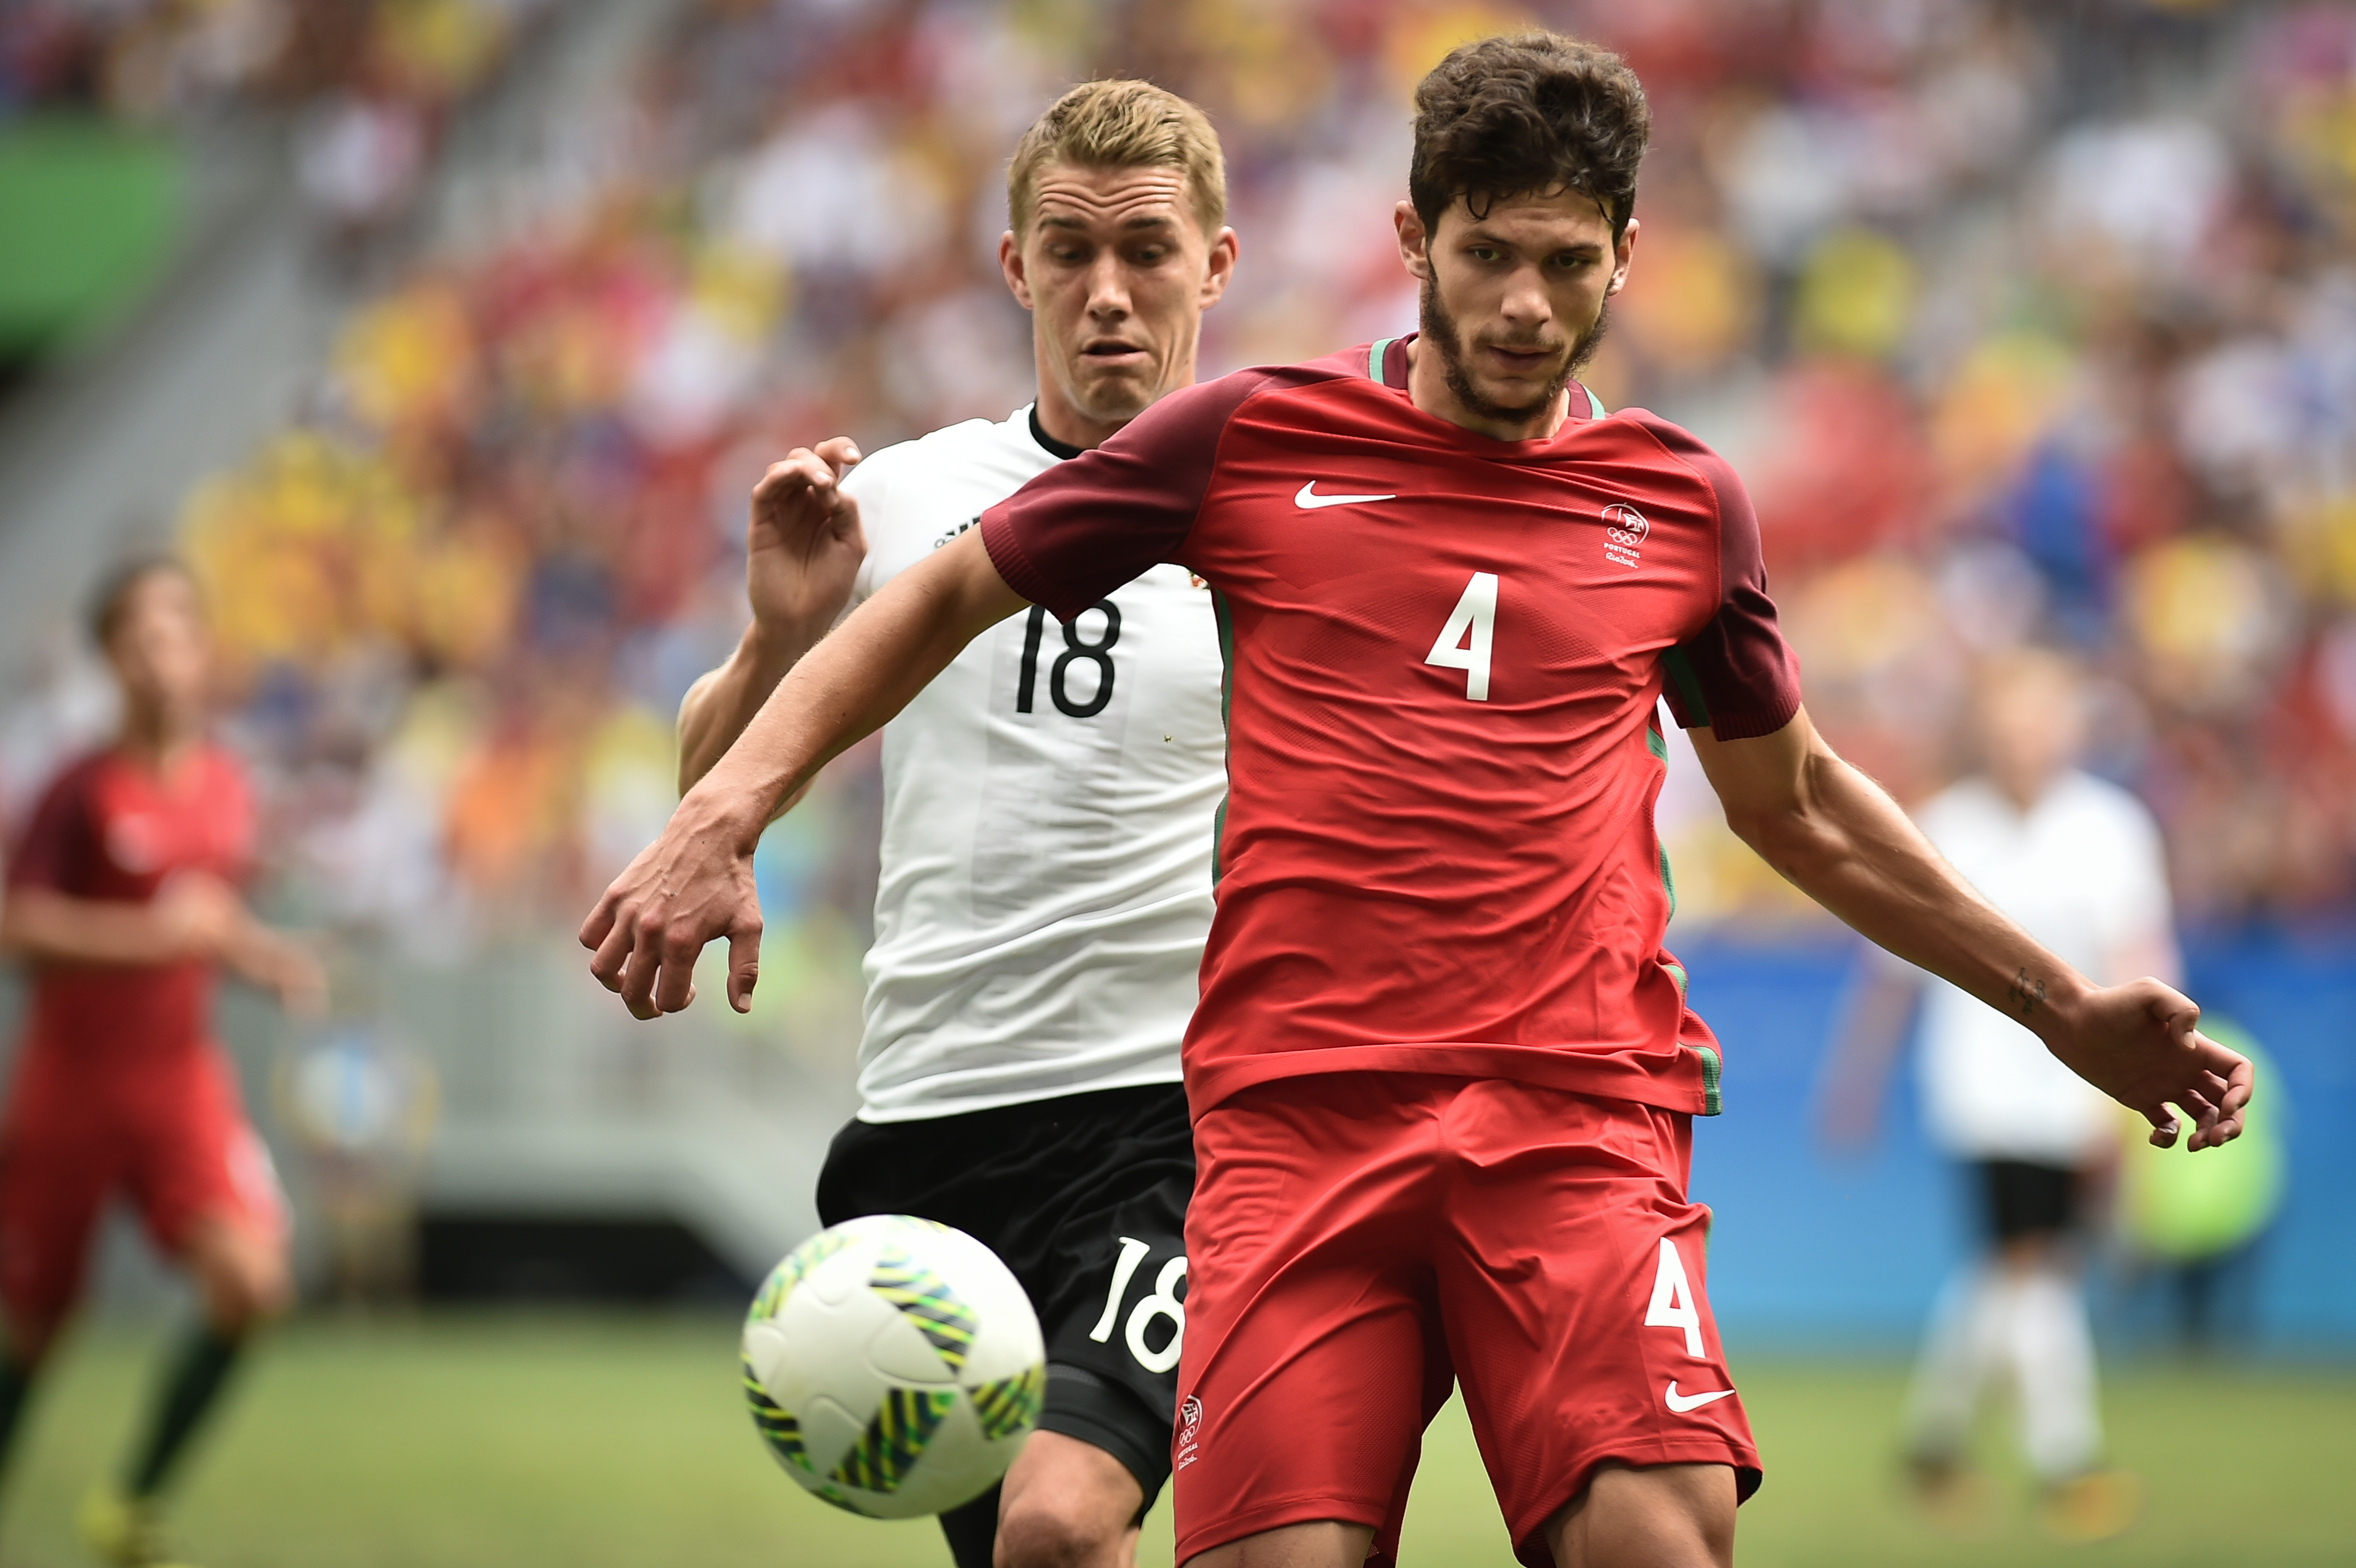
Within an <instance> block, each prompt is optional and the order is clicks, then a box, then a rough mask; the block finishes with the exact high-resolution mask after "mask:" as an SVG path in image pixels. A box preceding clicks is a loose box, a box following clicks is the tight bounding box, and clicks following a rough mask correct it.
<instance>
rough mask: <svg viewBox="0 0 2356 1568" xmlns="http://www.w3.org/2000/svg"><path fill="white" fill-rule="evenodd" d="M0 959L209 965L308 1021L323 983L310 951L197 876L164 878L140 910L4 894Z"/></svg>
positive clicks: (114, 902)
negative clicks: (0, 954) (3, 955)
mask: <svg viewBox="0 0 2356 1568" xmlns="http://www.w3.org/2000/svg"><path fill="white" fill-rule="evenodd" d="M0 951H5V952H10V953H16V954H21V955H23V956H25V957H27V958H29V959H31V960H32V961H33V962H35V963H37V964H71V965H105V966H113V965H130V966H141V965H155V964H174V963H178V962H179V961H181V960H183V959H189V958H194V959H198V960H200V961H202V962H205V963H209V964H219V965H221V966H222V967H223V968H225V969H227V970H229V971H230V973H231V974H233V975H236V976H239V977H240V978H241V979H244V980H249V981H252V983H253V984H254V985H257V986H261V987H265V988H267V989H269V990H273V991H275V992H277V993H278V999H279V1000H280V1002H282V1003H283V1004H284V1006H285V1008H286V1009H287V1010H288V1011H289V1012H291V1013H294V1014H295V1016H297V1017H299V1018H313V1017H316V1016H317V1014H318V1013H319V1012H320V1010H321V1009H322V1008H323V1006H324V1004H325V1001H326V997H327V977H326V976H325V975H324V974H323V973H322V971H321V970H320V967H319V961H318V959H317V958H316V957H315V956H314V955H312V952H311V950H310V949H309V948H307V947H305V946H304V945H303V944H301V943H300V942H297V941H295V939H294V938H292V937H289V936H285V935H283V934H281V933H278V932H275V931H273V930H271V929H270V928H269V927H268V926H266V925H264V924H262V923H261V922H260V921H258V920H256V919H254V917H253V913H252V911H251V910H249V909H247V908H246V906H245V901H244V900H243V899H241V898H240V897H238V894H237V890H236V889H234V888H232V887H230V885H229V884H228V883H227V882H225V881H222V880H220V878H218V877H214V876H210V875H208V874H206V873H204V872H201V871H184V872H182V873H180V874H179V875H177V876H175V877H173V878H172V879H171V880H169V881H167V882H166V883H165V885H164V887H163V889H162V891H160V892H158V893H157V895H156V896H155V899H153V900H152V901H148V902H146V903H134V902H132V901H129V900H123V899H86V898H78V897H75V896H74V895H72V894H70V893H61V892H59V891H57V890H56V889H54V888H45V887H37V886H23V887H16V888H11V889H9V890H8V893H7V897H6V901H5V902H0Z"/></svg>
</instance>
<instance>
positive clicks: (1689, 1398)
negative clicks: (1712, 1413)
mask: <svg viewBox="0 0 2356 1568" xmlns="http://www.w3.org/2000/svg"><path fill="white" fill-rule="evenodd" d="M1732 1392H1734V1391H1733V1390H1732V1389H1730V1388H1722V1389H1719V1390H1717V1391H1715V1392H1710V1393H1679V1392H1677V1383H1676V1379H1675V1378H1671V1379H1670V1380H1669V1392H1667V1393H1666V1394H1665V1395H1664V1396H1663V1397H1664V1398H1665V1399H1667V1401H1668V1402H1669V1408H1670V1409H1671V1410H1674V1411H1676V1413H1678V1414H1679V1415H1683V1414H1684V1413H1686V1412H1687V1411H1689V1410H1699V1409H1700V1408H1701V1407H1702V1406H1703V1405H1705V1404H1708V1403H1710V1402H1711V1401H1713V1400H1720V1399H1724V1398H1725V1397H1726V1396H1727V1395H1728V1394H1730V1393H1732Z"/></svg>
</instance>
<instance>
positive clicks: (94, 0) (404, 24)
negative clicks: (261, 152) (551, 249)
mask: <svg viewBox="0 0 2356 1568" xmlns="http://www.w3.org/2000/svg"><path fill="white" fill-rule="evenodd" d="M550 7H551V0H11V3H10V4H9V5H5V6H0V121H4V120H5V118H6V117H8V116H10V115H12V114H20V113H24V112H37V111H41V110H57V109H60V108H65V109H78V108H85V107H87V108H96V109H99V110H101V111H102V112H105V113H107V114H109V115H111V116H113V117H116V118H119V119H122V120H125V121H129V122H132V123H186V122H187V121H189V120H191V119H193V118H198V117H201V116H205V115H208V114H217V113H219V112H222V111H224V110H226V109H233V108H234V107H236V106H238V105H241V104H245V103H252V102H268V103H278V104H293V105H296V106H298V107H299V108H300V110H301V112H302V113H303V115H304V119H305V123H304V125H303V128H302V135H301V137H300V139H299V143H298V147H299V152H298V155H297V157H296V160H295V174H296V176H297V178H298V179H299V180H300V182H301V184H302V187H303V191H304V194H305V197H308V198H309V199H310V201H311V202H312V204H313V205H314V206H315V207H316V208H317V210H318V212H319V214H320V216H321V217H322V218H323V219H326V220H327V223H328V224H329V225H330V226H331V228H332V229H340V230H344V231H347V234H348V237H355V238H356V237H361V236H364V235H365V234H367V233H368V232H369V231H372V230H375V229H380V228H382V227H383V226H384V225H386V224H388V223H391V222H393V221H396V220H398V219H400V218H401V217H402V215H403V214H404V213H405V211H406V210H407V208H408V207H409V205H410V203H411V202H412V199H413V198H414V197H415V196H416V194H417V191H418V188H419V185H420V182H421V180H422V179H423V176H424V175H425V174H426V172H427V171H428V169H429V167H430V165H431V163H432V161H433V156H434V150H435V147H436V144H437V143H438V142H439V140H440V138H441V136H442V133H443V131H444V126H445V125H446V123H447V121H448V117H449V115H450V113H451V112H452V111H453V110H454V109H455V107H456V106H457V105H459V104H460V103H462V102H464V101H466V99H467V98H469V97H470V96H472V95H473V94H475V93H477V92H478V91H481V90H482V89H483V88H485V87H486V86H487V85H489V84H490V83H491V82H492V81H493V80H496V78H497V76H498V71H499V69H500V68H501V67H502V66H504V65H506V64H507V63H508V61H509V59H511V58H512V57H513V55H514V53H515V51H516V48H517V47H518V46H519V44H520V43H522V42H524V41H526V40H527V39H528V38H529V37H530V30H531V27H532V24H533V23H535V22H536V21H538V20H539V19H540V18H541V16H543V15H544V14H545V13H547V12H548V11H549V9H550Z"/></svg>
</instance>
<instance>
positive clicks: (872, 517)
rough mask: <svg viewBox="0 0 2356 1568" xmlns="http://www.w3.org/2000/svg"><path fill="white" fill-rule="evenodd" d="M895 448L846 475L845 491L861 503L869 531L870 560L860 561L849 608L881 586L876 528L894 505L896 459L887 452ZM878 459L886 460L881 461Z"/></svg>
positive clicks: (863, 518) (862, 602) (843, 484)
mask: <svg viewBox="0 0 2356 1568" xmlns="http://www.w3.org/2000/svg"><path fill="white" fill-rule="evenodd" d="M893 450H894V448H892V447H886V448H884V449H883V452H879V453H875V454H874V456H873V457H870V458H868V459H867V461H866V462H864V463H862V464H858V465H857V466H856V467H854V468H852V469H851V472H850V473H848V474H846V475H843V477H842V493H843V494H844V495H846V496H850V497H851V499H852V500H854V501H856V502H858V503H859V517H860V522H861V525H862V527H863V528H865V529H866V532H867V559H866V560H862V561H861V562H860V563H859V574H858V575H857V576H855V577H853V578H852V579H851V603H849V604H848V605H846V606H844V608H845V610H846V611H848V610H856V609H857V608H859V606H861V605H862V604H864V603H867V601H868V599H869V597H870V596H872V595H873V593H874V592H875V590H876V589H877V588H878V587H880V586H881V584H879V583H878V582H877V581H875V529H876V526H877V521H878V519H880V518H881V517H882V516H883V512H884V510H885V508H886V507H889V506H890V505H891V500H890V491H891V488H892V483H891V480H892V475H891V467H892V460H891V459H890V458H888V457H886V455H885V454H886V453H890V452H892V451H893ZM878 458H883V460H884V461H883V462H882V463H880V464H879V463H878V462H877V459H878Z"/></svg>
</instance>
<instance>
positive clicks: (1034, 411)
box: [1031, 403, 1087, 462]
mask: <svg viewBox="0 0 2356 1568" xmlns="http://www.w3.org/2000/svg"><path fill="white" fill-rule="evenodd" d="M1031 439H1032V440H1033V441H1035V442H1037V443H1039V445H1040V447H1041V449H1042V450H1044V452H1045V453H1047V455H1048V456H1050V457H1053V458H1057V459H1060V460H1062V461H1064V462H1069V461H1071V460H1072V459H1073V458H1075V457H1077V456H1078V455H1079V454H1080V453H1083V452H1085V451H1087V448H1086V447H1081V446H1074V445H1073V444H1072V443H1070V442H1068V441H1057V440H1056V439H1055V437H1054V436H1052V435H1049V434H1048V433H1047V427H1046V426H1045V425H1043V424H1041V423H1040V422H1039V405H1038V404H1037V403H1033V404H1032V405H1031Z"/></svg>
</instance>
